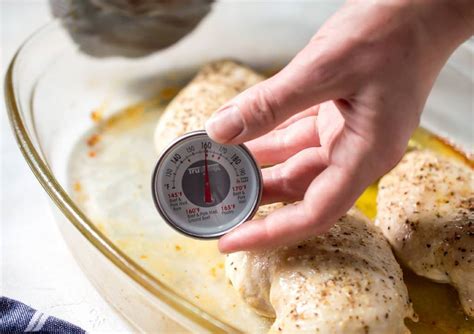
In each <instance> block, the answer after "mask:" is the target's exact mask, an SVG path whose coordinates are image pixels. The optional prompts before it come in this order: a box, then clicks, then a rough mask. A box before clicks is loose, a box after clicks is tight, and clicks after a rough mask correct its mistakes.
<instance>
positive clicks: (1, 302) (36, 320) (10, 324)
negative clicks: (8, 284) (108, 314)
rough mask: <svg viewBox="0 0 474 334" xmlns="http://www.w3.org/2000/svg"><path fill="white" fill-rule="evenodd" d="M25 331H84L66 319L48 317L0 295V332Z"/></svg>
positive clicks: (79, 332)
mask: <svg viewBox="0 0 474 334" xmlns="http://www.w3.org/2000/svg"><path fill="white" fill-rule="evenodd" d="M27 332H37V333H68V334H69V333H71V334H76V333H77V334H83V333H85V331H84V330H83V329H81V328H79V327H77V326H75V325H73V324H70V323H68V322H66V321H63V320H60V319H57V318H55V317H50V316H48V315H46V314H44V313H42V312H40V311H36V310H34V309H32V308H31V307H29V306H27V305H25V304H23V303H20V302H18V301H16V300H13V299H9V298H6V297H0V333H27Z"/></svg>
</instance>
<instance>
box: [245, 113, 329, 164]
mask: <svg viewBox="0 0 474 334" xmlns="http://www.w3.org/2000/svg"><path fill="white" fill-rule="evenodd" d="M316 122H317V118H316V116H309V117H305V118H303V119H300V120H298V121H295V122H294V123H293V124H291V125H288V127H286V128H283V129H279V130H274V131H272V132H270V133H268V134H266V135H264V136H262V137H260V138H257V139H254V140H251V141H249V142H247V143H246V145H247V147H248V148H249V149H250V150H251V151H252V153H253V155H254V156H255V158H256V159H257V161H258V163H259V164H260V165H261V166H268V165H274V164H277V163H280V162H283V161H285V160H287V159H288V158H289V157H291V156H293V155H294V154H296V153H298V152H299V151H301V150H303V149H305V148H309V147H316V146H319V145H320V144H319V135H318V125H317V123H316Z"/></svg>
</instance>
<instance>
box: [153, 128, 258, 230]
mask: <svg viewBox="0 0 474 334" xmlns="http://www.w3.org/2000/svg"><path fill="white" fill-rule="evenodd" d="M202 136H205V137H206V139H207V140H209V141H212V142H214V141H213V140H212V139H210V138H209V136H208V135H207V133H206V131H205V130H197V131H192V132H188V133H186V134H185V135H183V136H181V137H178V138H176V139H175V140H174V141H172V142H171V143H170V144H169V145H168V146H167V147H166V148H165V149H164V150H163V152H162V153H161V155H160V157H159V158H158V162H157V163H156V166H155V168H154V170H153V175H152V180H151V191H152V195H153V202H154V203H155V207H156V209H157V210H158V213H159V214H160V216H161V217H162V218H163V219H164V221H165V222H166V223H167V224H168V225H169V226H171V227H172V228H173V229H175V230H176V231H178V232H180V233H182V234H185V235H187V236H190V237H193V238H197V239H217V238H219V237H220V236H222V235H224V234H226V233H228V232H230V231H231V230H233V229H235V228H236V227H238V226H239V225H241V224H243V223H244V222H246V221H248V220H249V219H251V218H252V217H253V216H254V215H255V213H257V210H258V208H259V206H260V200H261V198H262V189H263V181H262V172H261V170H260V167H259V166H258V164H257V162H256V160H255V158H254V156H253V155H252V153H251V152H250V151H249V149H248V148H247V147H246V146H245V145H244V144H240V145H235V146H239V147H240V148H241V149H242V151H243V152H244V153H245V154H247V158H248V160H249V162H250V164H251V167H252V168H253V170H254V173H255V177H256V179H257V184H256V187H257V196H256V197H255V198H254V199H253V203H252V206H251V207H252V209H251V210H249V212H248V213H247V214H246V215H245V216H244V218H243V219H242V220H241V221H239V222H238V223H236V224H234V225H232V226H231V227H229V228H228V229H225V230H223V231H219V232H209V233H194V232H192V231H188V230H186V229H184V228H182V227H181V226H179V225H178V224H177V223H175V222H174V220H173V219H172V218H171V217H170V216H168V214H167V213H166V210H165V208H164V207H163V205H162V203H160V200H159V199H158V191H162V190H161V189H157V183H158V182H157V178H158V177H159V172H160V169H161V167H162V166H163V164H164V163H165V161H166V158H167V157H168V156H169V153H170V152H171V151H172V150H173V149H174V148H175V146H177V145H178V144H181V143H182V142H183V141H185V140H189V139H190V138H193V137H202ZM214 143H215V142H214ZM216 144H218V143H216ZM219 214H220V213H219Z"/></svg>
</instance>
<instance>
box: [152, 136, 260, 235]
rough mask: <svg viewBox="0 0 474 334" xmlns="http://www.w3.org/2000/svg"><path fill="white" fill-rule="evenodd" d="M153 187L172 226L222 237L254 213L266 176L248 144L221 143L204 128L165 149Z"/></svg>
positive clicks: (186, 231) (193, 233) (159, 205)
mask: <svg viewBox="0 0 474 334" xmlns="http://www.w3.org/2000/svg"><path fill="white" fill-rule="evenodd" d="M152 191H153V199H154V201H155V205H156V207H157V209H158V211H159V213H160V214H161V216H162V217H163V218H164V219H165V220H166V222H168V224H170V225H171V226H172V227H173V228H175V229H177V230H178V231H180V232H182V233H185V234H187V235H190V236H193V237H197V238H217V237H219V236H221V235H223V234H225V233H226V232H228V231H230V230H231V229H233V228H235V227H237V226H238V225H240V224H241V223H243V222H245V221H246V220H248V219H250V218H251V217H252V216H253V215H254V214H255V212H256V211H257V209H258V205H259V202H260V198H261V192H262V178H261V173H260V169H259V168H258V165H257V164H256V162H255V159H254V158H253V157H252V155H251V153H250V152H249V151H248V149H247V148H246V147H245V146H244V145H222V144H218V143H216V142H213V141H212V140H211V139H210V138H209V137H208V136H207V134H206V132H205V131H204V130H202V131H195V132H190V133H188V134H186V135H184V136H182V137H180V138H178V139H176V140H175V141H174V142H173V143H172V144H171V145H170V146H169V147H168V148H167V149H166V150H165V151H164V153H163V154H162V155H161V157H160V159H159V160H158V163H157V165H156V168H155V171H154V173H153V180H152Z"/></svg>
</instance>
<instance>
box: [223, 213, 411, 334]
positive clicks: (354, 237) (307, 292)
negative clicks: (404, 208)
mask: <svg viewBox="0 0 474 334" xmlns="http://www.w3.org/2000/svg"><path fill="white" fill-rule="evenodd" d="M226 273H227V276H228V277H229V279H230V281H231V283H232V285H233V286H234V288H235V289H236V290H237V291H238V292H239V293H240V294H241V296H242V298H243V299H244V300H245V301H246V302H247V303H248V304H249V305H250V306H252V307H253V308H254V309H255V311H256V312H258V313H259V314H261V315H264V316H266V317H276V319H275V322H274V324H273V326H272V327H271V329H270V332H273V333H296V332H298V333H301V332H308V333H309V332H310V333H344V334H348V333H409V330H408V329H407V327H406V326H405V323H404V319H405V318H411V319H413V320H415V318H416V316H415V314H414V312H413V309H412V306H411V303H410V301H409V298H408V293H407V288H406V286H405V284H404V282H403V278H402V271H401V269H400V267H399V265H398V263H397V262H396V260H395V258H394V256H393V254H392V251H391V250H390V245H389V244H388V243H387V241H386V240H385V238H384V237H383V235H382V233H381V232H380V231H379V229H378V228H377V227H375V226H374V225H373V224H372V223H370V221H368V219H367V218H365V217H364V216H363V215H362V214H360V213H359V212H356V211H355V210H354V209H352V210H351V211H349V212H348V214H347V215H345V216H344V217H342V218H341V219H339V221H338V222H337V223H336V225H335V226H333V227H332V228H331V229H330V230H329V231H328V232H327V233H325V234H324V235H319V236H315V237H313V238H311V239H308V240H306V241H303V242H300V243H299V244H297V245H295V246H291V247H281V248H278V249H273V250H267V251H260V252H238V253H234V254H230V255H228V256H227V258H226Z"/></svg>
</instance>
